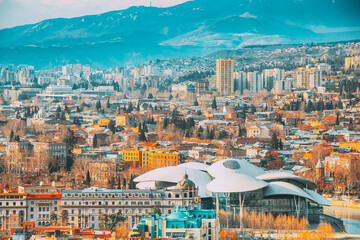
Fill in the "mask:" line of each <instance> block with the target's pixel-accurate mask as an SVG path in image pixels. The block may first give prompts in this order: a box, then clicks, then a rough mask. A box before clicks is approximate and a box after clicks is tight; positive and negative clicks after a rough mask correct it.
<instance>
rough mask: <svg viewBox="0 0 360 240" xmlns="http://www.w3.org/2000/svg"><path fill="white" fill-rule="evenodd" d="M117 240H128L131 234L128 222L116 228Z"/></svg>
mask: <svg viewBox="0 0 360 240" xmlns="http://www.w3.org/2000/svg"><path fill="white" fill-rule="evenodd" d="M114 233H115V239H127V238H128V237H129V236H128V235H129V233H130V228H129V227H128V223H127V221H123V222H120V223H118V224H117V225H116V227H115V228H114Z"/></svg>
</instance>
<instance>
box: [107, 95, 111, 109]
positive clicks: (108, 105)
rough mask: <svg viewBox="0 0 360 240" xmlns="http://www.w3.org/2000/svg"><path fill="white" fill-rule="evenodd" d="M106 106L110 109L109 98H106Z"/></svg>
mask: <svg viewBox="0 0 360 240" xmlns="http://www.w3.org/2000/svg"><path fill="white" fill-rule="evenodd" d="M106 108H108V109H110V108H111V105H110V101H109V98H108V99H107V100H106Z"/></svg>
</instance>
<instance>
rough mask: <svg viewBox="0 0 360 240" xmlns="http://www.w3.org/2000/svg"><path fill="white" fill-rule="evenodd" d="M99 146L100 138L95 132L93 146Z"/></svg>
mask: <svg viewBox="0 0 360 240" xmlns="http://www.w3.org/2000/svg"><path fill="white" fill-rule="evenodd" d="M97 146H98V139H97V135H96V134H94V138H93V148H96V147H97Z"/></svg>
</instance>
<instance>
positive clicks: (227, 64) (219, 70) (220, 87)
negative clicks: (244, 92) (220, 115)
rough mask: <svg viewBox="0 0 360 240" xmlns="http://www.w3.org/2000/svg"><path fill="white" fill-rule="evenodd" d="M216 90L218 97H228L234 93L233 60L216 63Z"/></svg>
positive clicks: (222, 59)
mask: <svg viewBox="0 0 360 240" xmlns="http://www.w3.org/2000/svg"><path fill="white" fill-rule="evenodd" d="M216 89H217V91H218V92H219V93H220V95H230V94H231V93H232V92H233V91H234V60H232V59H224V58H221V59H218V60H217V61H216Z"/></svg>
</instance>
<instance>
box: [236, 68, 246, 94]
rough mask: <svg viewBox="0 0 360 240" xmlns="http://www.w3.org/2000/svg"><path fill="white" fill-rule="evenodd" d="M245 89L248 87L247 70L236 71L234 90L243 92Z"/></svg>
mask: <svg viewBox="0 0 360 240" xmlns="http://www.w3.org/2000/svg"><path fill="white" fill-rule="evenodd" d="M245 89H248V83H247V79H246V72H243V71H240V72H235V79H234V91H240V92H241V93H243V92H244V90H245Z"/></svg>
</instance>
